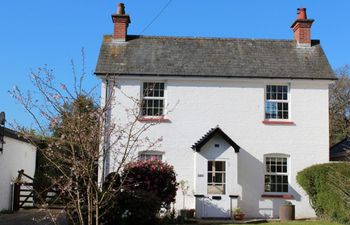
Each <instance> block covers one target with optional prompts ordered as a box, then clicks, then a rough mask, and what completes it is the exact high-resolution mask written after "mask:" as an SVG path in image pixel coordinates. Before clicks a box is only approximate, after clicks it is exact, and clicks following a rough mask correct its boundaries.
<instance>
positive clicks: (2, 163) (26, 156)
mask: <svg viewBox="0 0 350 225" xmlns="http://www.w3.org/2000/svg"><path fill="white" fill-rule="evenodd" d="M35 162H36V148H35V147H34V146H33V145H31V144H29V143H26V142H23V141H19V140H16V139H13V138H9V137H5V144H4V150H3V153H2V154H0V210H10V209H11V194H12V191H11V182H12V181H13V179H14V178H16V177H17V176H18V171H19V170H21V169H23V170H24V172H25V173H26V174H28V175H29V176H31V177H34V172H35Z"/></svg>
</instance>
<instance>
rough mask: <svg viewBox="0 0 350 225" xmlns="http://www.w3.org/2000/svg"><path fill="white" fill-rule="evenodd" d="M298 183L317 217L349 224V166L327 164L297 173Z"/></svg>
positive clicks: (344, 164)
mask: <svg viewBox="0 0 350 225" xmlns="http://www.w3.org/2000/svg"><path fill="white" fill-rule="evenodd" d="M297 181H298V183H299V184H300V185H301V186H302V187H303V189H304V190H305V191H306V193H307V194H308V195H309V199H310V204H311V206H312V207H313V208H314V210H315V212H316V214H317V216H319V217H321V218H325V219H330V220H333V221H337V222H340V223H345V224H349V223H350V164H349V163H327V164H320V165H315V166H311V167H309V168H306V169H304V170H303V171H301V172H299V173H298V175H297Z"/></svg>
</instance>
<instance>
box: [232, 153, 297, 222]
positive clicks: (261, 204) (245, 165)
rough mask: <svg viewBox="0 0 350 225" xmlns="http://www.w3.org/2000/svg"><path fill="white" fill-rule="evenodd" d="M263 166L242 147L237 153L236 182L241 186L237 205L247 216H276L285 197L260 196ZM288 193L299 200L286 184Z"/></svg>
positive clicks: (262, 182) (262, 190) (262, 191)
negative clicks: (240, 194)
mask: <svg viewBox="0 0 350 225" xmlns="http://www.w3.org/2000/svg"><path fill="white" fill-rule="evenodd" d="M264 173H265V166H264V164H263V162H262V161H260V160H258V159H257V158H255V157H254V156H252V155H251V154H249V153H248V152H247V151H245V150H244V149H240V152H239V153H238V184H239V185H240V186H241V188H242V196H241V198H240V199H239V202H238V205H239V206H240V208H241V209H242V211H243V212H244V213H245V214H246V215H247V217H255V218H272V217H273V218H278V216H279V215H278V214H279V213H278V211H279V207H280V205H281V204H283V203H285V202H286V201H287V199H281V198H262V194H264V182H265V181H264ZM288 190H289V192H288V194H291V195H293V197H294V199H293V200H294V201H300V199H301V196H300V194H299V193H298V192H297V191H296V190H295V189H293V188H292V187H291V186H290V185H289V186H288Z"/></svg>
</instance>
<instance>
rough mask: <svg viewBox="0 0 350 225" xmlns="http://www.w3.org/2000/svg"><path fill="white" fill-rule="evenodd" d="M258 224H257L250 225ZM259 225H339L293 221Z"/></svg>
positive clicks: (334, 224) (336, 224) (325, 222)
mask: <svg viewBox="0 0 350 225" xmlns="http://www.w3.org/2000/svg"><path fill="white" fill-rule="evenodd" d="M251 224H258V223H251ZM259 224H260V225H263V224H266V225H316V224H317V225H340V224H339V223H334V222H327V221H293V222H270V223H259Z"/></svg>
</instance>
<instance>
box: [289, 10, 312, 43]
mask: <svg viewBox="0 0 350 225" xmlns="http://www.w3.org/2000/svg"><path fill="white" fill-rule="evenodd" d="M313 22H314V20H312V19H308V18H307V15H306V8H298V16H297V19H296V20H295V21H294V23H293V24H292V26H291V28H292V29H293V31H294V40H295V41H296V42H297V44H298V46H303V47H310V46H311V26H312V23H313Z"/></svg>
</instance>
